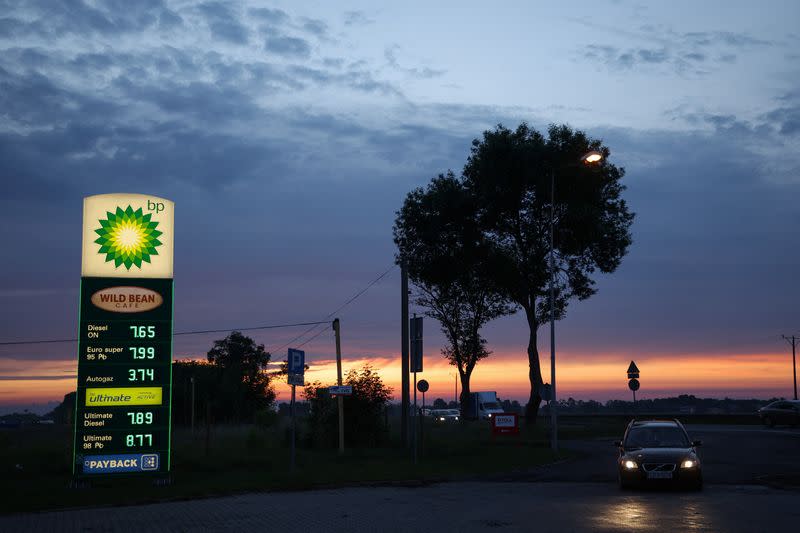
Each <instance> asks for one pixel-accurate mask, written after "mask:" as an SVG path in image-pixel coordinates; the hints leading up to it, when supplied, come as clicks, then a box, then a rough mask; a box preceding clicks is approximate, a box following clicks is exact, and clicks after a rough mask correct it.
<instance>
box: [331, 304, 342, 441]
mask: <svg viewBox="0 0 800 533" xmlns="http://www.w3.org/2000/svg"><path fill="white" fill-rule="evenodd" d="M339 330H340V327H339V319H338V318H336V319H334V320H333V331H334V332H335V333H336V384H337V385H339V386H340V387H341V386H342V342H341V335H340V331H339ZM336 400H337V401H338V404H339V455H341V454H343V453H344V396H342V395H341V394H337V395H336Z"/></svg>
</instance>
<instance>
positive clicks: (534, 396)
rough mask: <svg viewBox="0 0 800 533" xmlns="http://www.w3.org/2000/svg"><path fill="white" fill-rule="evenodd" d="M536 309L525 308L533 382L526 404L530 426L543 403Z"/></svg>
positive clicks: (526, 413)
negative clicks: (537, 345)
mask: <svg viewBox="0 0 800 533" xmlns="http://www.w3.org/2000/svg"><path fill="white" fill-rule="evenodd" d="M535 312H536V311H535V310H534V309H533V308H531V309H525V316H526V318H527V319H528V329H529V330H530V333H529V337H528V379H529V380H530V382H531V396H530V398H529V399H528V405H526V406H525V422H526V425H528V426H533V425H534V424H536V415H537V414H538V413H539V405H540V404H541V403H542V396H541V389H542V367H541V366H540V365H539V349H538V348H537V347H536V333H537V329H538V327H539V324H538V323H537V321H536V315H535Z"/></svg>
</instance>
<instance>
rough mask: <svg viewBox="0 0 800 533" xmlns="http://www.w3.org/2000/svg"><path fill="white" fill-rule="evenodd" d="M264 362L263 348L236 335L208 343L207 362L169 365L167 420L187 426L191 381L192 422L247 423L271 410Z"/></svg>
mask: <svg viewBox="0 0 800 533" xmlns="http://www.w3.org/2000/svg"><path fill="white" fill-rule="evenodd" d="M269 361H270V354H269V352H267V351H265V350H264V346H263V345H261V344H256V343H255V341H254V340H253V339H251V338H250V337H246V336H245V335H242V334H241V333H240V332H238V331H233V332H231V334H230V335H228V336H227V337H225V338H224V339H220V340H216V341H214V345H213V346H212V348H211V350H209V351H208V354H207V361H193V360H187V361H176V362H175V363H173V365H172V376H173V380H172V381H173V385H172V398H173V406H172V407H173V409H172V411H173V417H174V419H175V422H176V423H185V424H189V423H190V422H191V409H192V403H191V402H192V384H191V381H192V378H194V389H195V421H196V423H198V424H199V423H204V422H206V421H207V420H208V419H209V418H210V421H211V422H214V423H220V422H222V423H250V422H253V421H254V420H255V416H256V413H258V412H263V411H265V410H268V409H271V408H272V405H273V404H274V402H275V391H274V390H273V389H272V386H271V385H270V376H269V374H268V373H267V371H266V368H267V365H268V363H269Z"/></svg>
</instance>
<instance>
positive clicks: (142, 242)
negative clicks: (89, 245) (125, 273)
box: [94, 205, 161, 270]
mask: <svg viewBox="0 0 800 533" xmlns="http://www.w3.org/2000/svg"><path fill="white" fill-rule="evenodd" d="M106 215H108V216H107V217H106V218H105V219H101V220H99V222H100V226H101V227H100V228H98V229H96V230H94V232H95V233H97V234H98V235H99V236H100V237H99V238H98V239H97V240H96V241H94V242H95V243H97V244H99V245H100V249H99V250H98V251H97V253H99V254H106V262H109V261H114V267H119V266H120V265H125V268H127V269H128V270H130V269H131V267H132V266H133V265H136V266H137V267H138V268H142V262H143V261H144V262H145V263H149V262H150V256H151V255H158V251H157V250H156V248H157V247H159V246H161V241H159V240H158V237H159V236H161V232H160V231H158V230H157V229H156V227H157V226H158V222H151V221H150V217H151V216H152V214H150V213H148V214H146V215H144V214H142V208H141V207H140V208H139V209H137V210H136V211H134V210H133V208H132V207H131V206H130V205H129V206H128V208H127V209H125V210H124V211H123V210H122V208H120V207H117V211H116V213H112V212H110V211H107V212H106Z"/></svg>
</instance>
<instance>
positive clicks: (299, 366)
mask: <svg viewBox="0 0 800 533" xmlns="http://www.w3.org/2000/svg"><path fill="white" fill-rule="evenodd" d="M286 361H287V370H288V374H287V376H286V382H287V383H288V384H289V385H300V386H301V387H302V386H303V385H305V371H306V352H304V351H303V350H295V349H294V348H289V354H288V356H287V359H286Z"/></svg>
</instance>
